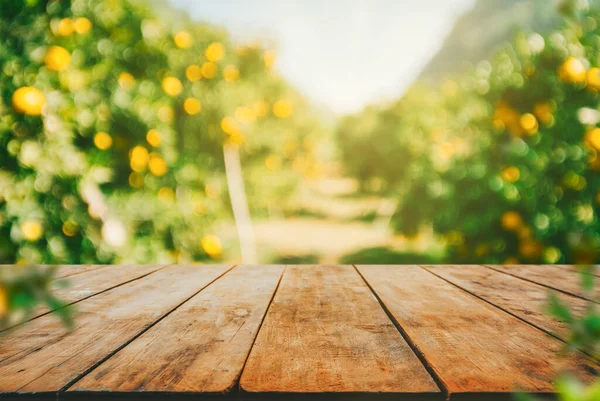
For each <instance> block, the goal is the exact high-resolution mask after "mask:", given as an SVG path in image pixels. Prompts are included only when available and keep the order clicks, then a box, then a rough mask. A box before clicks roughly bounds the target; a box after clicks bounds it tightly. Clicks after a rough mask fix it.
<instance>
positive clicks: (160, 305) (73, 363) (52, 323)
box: [0, 265, 230, 393]
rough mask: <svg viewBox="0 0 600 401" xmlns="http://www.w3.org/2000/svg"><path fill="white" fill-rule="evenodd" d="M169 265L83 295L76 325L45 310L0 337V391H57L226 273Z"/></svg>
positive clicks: (210, 268) (216, 268)
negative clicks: (64, 323) (71, 326)
mask: <svg viewBox="0 0 600 401" xmlns="http://www.w3.org/2000/svg"><path fill="white" fill-rule="evenodd" d="M229 268H230V267H228V266H198V265H190V266H169V267H167V268H165V269H162V270H160V271H158V272H156V273H154V274H150V275H148V276H146V277H144V278H143V279H140V280H136V281H133V282H131V283H129V284H126V285H123V286H120V287H116V288H113V289H112V290H109V291H107V292H104V293H102V294H100V295H97V296H95V297H91V298H88V299H86V300H85V301H82V302H80V303H79V305H78V308H77V309H78V312H77V314H76V316H75V324H76V328H75V330H74V331H70V332H69V331H67V330H66V329H65V328H64V327H63V326H62V325H61V323H60V322H58V321H57V320H56V319H54V318H52V317H51V316H43V317H40V318H38V319H35V320H32V321H31V322H29V323H28V324H26V325H23V326H20V327H17V328H16V329H14V330H13V331H11V332H9V333H7V334H5V335H3V336H2V337H0V393H4V392H55V391H58V390H60V389H61V388H63V387H64V386H66V385H68V384H69V383H70V382H71V381H73V380H75V379H77V378H78V377H79V376H81V375H82V374H84V373H85V372H86V371H87V370H88V369H90V368H92V367H94V366H95V364H97V363H99V362H100V361H102V359H103V358H105V357H107V356H109V355H111V354H112V353H113V352H115V351H116V350H117V349H118V348H119V347H121V346H123V345H124V344H127V342H129V341H131V340H132V339H133V338H135V336H136V335H138V334H140V332H141V331H142V330H145V329H147V328H148V327H149V326H150V325H152V324H153V323H154V322H156V321H157V320H158V319H160V318H161V317H162V316H164V315H165V314H166V313H168V312H170V311H171V310H172V309H173V308H175V307H177V306H178V305H180V304H181V303H182V302H184V301H185V300H186V299H188V298H189V297H191V296H192V295H194V294H195V293H196V292H197V291H199V290H200V289H202V288H203V287H204V286H206V285H207V284H209V283H210V282H212V281H213V280H215V279H216V278H218V277H219V276H220V275H222V274H223V273H225V272H226V271H227V270H228V269H229Z"/></svg>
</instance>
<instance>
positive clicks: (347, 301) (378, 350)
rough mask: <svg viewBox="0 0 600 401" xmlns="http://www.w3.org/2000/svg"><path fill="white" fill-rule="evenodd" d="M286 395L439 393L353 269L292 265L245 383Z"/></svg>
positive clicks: (258, 341)
mask: <svg viewBox="0 0 600 401" xmlns="http://www.w3.org/2000/svg"><path fill="white" fill-rule="evenodd" d="M240 386H241V388H242V390H244V391H247V392H252V393H257V392H267V393H273V392H277V393H278V392H284V393H316V392H327V393H330V392H347V393H404V394H407V393H412V394H414V393H426V394H431V393H437V392H439V389H438V387H437V386H436V384H435V382H434V381H433V379H432V378H431V377H430V376H429V374H428V373H427V371H426V370H425V368H424V367H423V365H422V364H421V363H420V361H419V359H418V358H417V357H416V356H415V354H414V353H413V351H412V350H411V348H410V347H409V345H408V344H407V343H406V342H405V341H404V339H403V338H402V336H401V335H400V333H399V332H398V331H397V330H396V328H395V327H394V325H393V323H392V322H391V321H390V320H389V318H388V317H387V316H386V314H385V312H384V311H383V310H382V308H381V306H380V305H379V303H378V302H377V300H376V299H375V297H374V296H373V294H372V293H371V292H370V291H369V289H368V287H367V286H366V285H365V284H364V282H363V281H362V280H361V278H360V277H359V275H358V274H357V273H356V271H355V270H354V269H353V268H352V267H351V266H288V267H287V268H286V272H285V274H284V276H283V279H282V281H281V284H280V286H279V289H278V291H277V293H276V294H275V299H274V300H273V303H272V304H271V307H270V308H269V311H268V312H267V316H266V317H265V321H264V323H263V326H262V328H261V330H260V332H259V333H258V337H257V339H256V342H255V344H254V347H253V348H252V351H251V353H250V356H249V358H248V362H247V364H246V367H245V369H244V371H243V373H242V377H241V380H240Z"/></svg>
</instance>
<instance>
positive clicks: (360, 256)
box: [340, 247, 440, 265]
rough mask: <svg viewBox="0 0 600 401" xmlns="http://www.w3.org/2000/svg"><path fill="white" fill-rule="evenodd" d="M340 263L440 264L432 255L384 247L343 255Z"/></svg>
mask: <svg viewBox="0 0 600 401" xmlns="http://www.w3.org/2000/svg"><path fill="white" fill-rule="evenodd" d="M340 263H342V264H357V265H408V264H427V265H430V264H436V263H440V259H439V258H436V257H435V256H433V255H426V254H420V253H407V252H399V251H395V250H393V249H390V248H386V247H376V248H365V249H360V250H358V251H356V252H352V253H350V254H347V255H344V256H342V257H341V258H340Z"/></svg>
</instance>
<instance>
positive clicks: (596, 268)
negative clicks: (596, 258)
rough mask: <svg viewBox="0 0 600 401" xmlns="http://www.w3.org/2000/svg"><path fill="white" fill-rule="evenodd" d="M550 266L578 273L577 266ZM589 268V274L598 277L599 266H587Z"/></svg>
mask: <svg viewBox="0 0 600 401" xmlns="http://www.w3.org/2000/svg"><path fill="white" fill-rule="evenodd" d="M552 266H557V267H560V268H561V269H567V270H571V271H575V272H579V270H580V267H579V266H574V265H552ZM589 267H590V271H591V273H592V274H593V275H594V276H596V277H600V265H594V266H589Z"/></svg>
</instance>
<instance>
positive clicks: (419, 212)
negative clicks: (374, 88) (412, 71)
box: [340, 2, 600, 263]
mask: <svg viewBox="0 0 600 401" xmlns="http://www.w3.org/2000/svg"><path fill="white" fill-rule="evenodd" d="M567 6H569V7H567ZM563 12H564V13H565V23H564V26H563V27H562V28H561V29H559V30H556V31H554V32H551V33H549V34H548V35H545V36H541V35H538V34H531V35H526V34H520V35H518V36H517V38H515V40H514V42H513V43H512V45H510V46H505V47H504V48H502V49H499V50H498V52H497V53H496V54H495V56H494V57H492V58H491V59H490V60H489V61H482V62H480V63H478V64H477V65H476V66H475V67H473V69H472V71H471V72H469V73H467V74H464V75H462V76H458V77H455V78H454V79H453V80H447V81H445V82H444V83H442V84H441V85H439V87H436V86H434V85H432V84H427V83H422V84H417V85H415V87H413V88H412V89H411V90H410V91H409V93H408V94H407V95H406V96H405V97H404V98H403V99H401V100H399V101H398V102H396V103H395V104H392V105H390V106H386V107H385V108H383V110H381V111H380V112H379V113H378V115H376V116H375V119H374V120H375V122H376V123H373V124H372V126H377V124H379V125H380V126H382V127H383V128H382V129H375V130H374V131H373V134H372V138H371V140H372V141H380V142H382V143H383V144H385V143H390V144H399V146H400V149H398V151H397V152H391V151H390V150H389V149H388V150H386V152H387V153H388V154H390V155H392V156H391V157H394V156H395V155H396V156H397V157H395V159H394V160H393V161H391V162H389V163H387V164H376V163H375V162H374V163H373V165H375V170H374V171H375V174H379V175H380V176H383V177H384V178H385V176H391V175H393V172H394V171H396V172H397V176H395V180H396V181H395V182H394V185H393V186H392V187H391V190H390V191H389V192H391V193H394V194H396V195H397V196H398V199H399V201H398V208H397V211H396V213H395V215H394V218H393V224H394V226H395V228H396V229H397V230H398V231H399V232H403V233H407V234H413V233H415V232H416V231H418V229H419V228H420V227H421V226H422V225H425V224H430V225H432V226H433V228H434V230H435V231H436V232H437V233H439V234H441V235H443V236H444V237H445V239H446V240H447V243H448V259H449V260H451V261H453V262H489V263H502V262H503V263H511V262H515V263H516V262H547V263H558V262H565V261H567V262H571V261H575V260H576V261H582V260H590V259H594V258H595V256H594V255H595V254H596V252H595V251H596V250H597V248H598V246H599V245H600V244H599V242H600V237H599V234H598V233H599V232H600V230H599V229H600V223H599V220H598V217H597V213H598V200H599V198H598V191H599V189H600V182H599V181H598V177H597V170H598V169H599V168H600V161H599V160H600V159H599V158H598V152H599V151H600V141H599V139H600V129H599V128H598V123H599V122H600V118H599V116H600V114H599V112H598V106H599V104H598V100H599V97H598V90H599V89H600V69H599V68H598V66H599V62H600V60H598V58H597V55H598V50H599V47H598V46H599V45H600V43H599V42H598V40H597V38H598V33H599V32H600V27H599V25H598V24H599V23H600V14H598V9H597V8H596V6H591V7H590V8H587V7H583V8H578V7H576V6H575V3H573V2H568V4H566V5H565V6H564V7H563ZM424 106H425V107H424ZM390 113H392V116H393V117H392V118H391V119H390V118H389V115H390ZM365 118H366V119H367V118H371V119H373V117H372V116H370V117H365ZM343 135H344V132H343V131H341V132H340V138H345V137H344V136H343ZM388 138H391V139H389V140H388ZM342 146H343V145H342ZM373 165H371V166H370V167H371V168H373ZM382 166H391V167H388V168H389V169H390V170H391V171H387V172H381V171H380V170H378V168H380V167H382ZM388 181H389V179H388Z"/></svg>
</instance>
